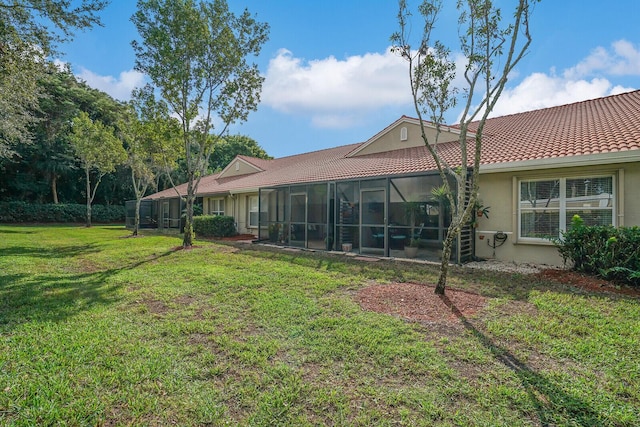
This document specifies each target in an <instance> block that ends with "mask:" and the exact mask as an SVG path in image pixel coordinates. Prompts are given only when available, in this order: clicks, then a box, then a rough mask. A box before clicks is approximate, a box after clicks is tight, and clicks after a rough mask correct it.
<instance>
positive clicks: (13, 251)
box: [0, 245, 100, 259]
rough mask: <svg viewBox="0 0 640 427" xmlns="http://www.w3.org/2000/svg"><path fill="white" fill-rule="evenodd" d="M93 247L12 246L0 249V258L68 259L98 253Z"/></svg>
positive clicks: (97, 249)
mask: <svg viewBox="0 0 640 427" xmlns="http://www.w3.org/2000/svg"><path fill="white" fill-rule="evenodd" d="M99 251H100V249H99V248H97V247H96V246H95V245H73V246H56V247H53V248H43V247H39V246H13V247H8V248H1V249H0V257H10V256H27V257H32V258H51V259H58V258H70V257H75V256H78V255H86V254H91V253H96V252H99Z"/></svg>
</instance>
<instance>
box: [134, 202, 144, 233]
mask: <svg viewBox="0 0 640 427" xmlns="http://www.w3.org/2000/svg"><path fill="white" fill-rule="evenodd" d="M141 201H142V198H141V197H140V196H139V195H137V194H136V213H135V214H134V218H135V219H134V225H133V236H137V235H138V230H139V229H140V202H141Z"/></svg>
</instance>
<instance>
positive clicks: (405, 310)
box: [356, 269, 640, 325]
mask: <svg viewBox="0 0 640 427" xmlns="http://www.w3.org/2000/svg"><path fill="white" fill-rule="evenodd" d="M537 276H539V277H542V278H544V279H545V280H550V281H555V282H557V283H563V284H567V285H571V286H576V287H578V288H581V289H584V290H587V291H590V292H603V293H606V292H608V293H615V294H622V295H629V296H634V297H640V289H637V288H631V287H629V286H620V285H617V284H615V283H613V282H608V281H606V280H603V279H599V278H597V277H593V276H588V275H586V274H582V273H578V272H575V271H569V270H557V269H549V270H543V271H542V272H540V273H537ZM356 301H357V302H358V303H359V304H360V306H361V307H362V308H363V309H365V310H370V311H375V312H377V313H386V314H391V315H395V316H399V317H402V318H404V319H407V320H410V321H414V322H429V323H436V322H437V323H445V324H448V325H451V324H454V323H457V321H458V320H462V319H468V318H469V317H470V316H472V315H473V314H475V313H476V312H477V311H478V310H481V309H482V308H484V306H485V305H486V301H487V298H485V297H483V296H481V295H477V294H474V293H470V292H465V291H459V290H456V289H451V288H447V290H446V295H445V296H440V295H436V294H435V293H434V286H433V285H418V284H415V283H392V284H388V285H372V286H368V287H366V288H363V289H360V291H358V294H357V295H356Z"/></svg>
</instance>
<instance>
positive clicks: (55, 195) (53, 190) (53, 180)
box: [51, 173, 59, 205]
mask: <svg viewBox="0 0 640 427" xmlns="http://www.w3.org/2000/svg"><path fill="white" fill-rule="evenodd" d="M51 195H52V196H53V204H54V205H57V204H58V203H59V201H58V177H57V176H56V174H55V173H52V174H51Z"/></svg>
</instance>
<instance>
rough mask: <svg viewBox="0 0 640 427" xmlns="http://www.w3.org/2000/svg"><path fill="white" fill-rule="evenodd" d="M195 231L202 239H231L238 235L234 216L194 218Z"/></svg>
mask: <svg viewBox="0 0 640 427" xmlns="http://www.w3.org/2000/svg"><path fill="white" fill-rule="evenodd" d="M193 231H194V232H195V233H196V236H202V237H231V236H235V235H237V234H238V232H237V231H236V224H235V220H234V219H233V217H232V216H224V215H203V216H194V217H193Z"/></svg>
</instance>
